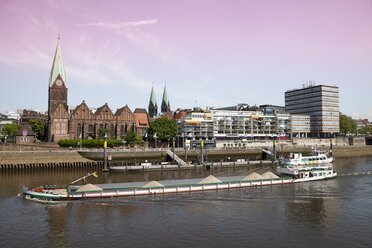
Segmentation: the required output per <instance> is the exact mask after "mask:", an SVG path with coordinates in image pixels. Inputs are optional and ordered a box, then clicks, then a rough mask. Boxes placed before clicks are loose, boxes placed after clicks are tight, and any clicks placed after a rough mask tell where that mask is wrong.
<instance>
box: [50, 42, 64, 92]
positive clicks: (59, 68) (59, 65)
mask: <svg viewBox="0 0 372 248" xmlns="http://www.w3.org/2000/svg"><path fill="white" fill-rule="evenodd" d="M58 75H60V77H61V79H62V80H63V82H64V83H65V86H66V88H67V83H66V82H67V81H66V73H65V67H64V65H63V59H62V53H61V44H60V42H59V38H58V42H57V48H56V52H55V54H54V60H53V65H52V70H51V71H50V77H49V87H51V86H52V85H53V83H54V81H56V79H57V77H58Z"/></svg>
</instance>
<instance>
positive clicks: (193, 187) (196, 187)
mask: <svg viewBox="0 0 372 248" xmlns="http://www.w3.org/2000/svg"><path fill="white" fill-rule="evenodd" d="M287 183H293V179H292V178H274V179H263V180H251V181H231V182H219V183H206V184H190V185H170V186H162V187H148V188H147V187H143V188H140V187H135V188H117V189H114V188H113V189H104V190H97V191H82V192H70V193H69V194H67V195H62V194H59V195H53V194H47V193H38V192H33V191H31V190H28V188H24V189H23V194H24V195H28V196H29V197H32V198H42V199H49V200H53V201H56V200H57V201H58V200H62V201H66V200H75V199H86V198H107V197H123V196H137V195H153V194H168V193H184V192H195V191H207V190H220V189H234V188H245V187H255V186H265V185H276V184H287Z"/></svg>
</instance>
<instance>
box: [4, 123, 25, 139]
mask: <svg viewBox="0 0 372 248" xmlns="http://www.w3.org/2000/svg"><path fill="white" fill-rule="evenodd" d="M20 128H21V125H18V124H14V123H8V124H5V125H4V127H3V130H1V134H2V135H4V136H8V137H9V138H14V136H15V135H16V134H17V132H18V130H19V129H20Z"/></svg>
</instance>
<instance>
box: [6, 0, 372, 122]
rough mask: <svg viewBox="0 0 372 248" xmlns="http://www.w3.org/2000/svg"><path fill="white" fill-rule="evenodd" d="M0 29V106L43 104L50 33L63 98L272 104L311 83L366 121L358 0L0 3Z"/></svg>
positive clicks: (368, 58)
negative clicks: (331, 89) (335, 89)
mask: <svg viewBox="0 0 372 248" xmlns="http://www.w3.org/2000/svg"><path fill="white" fill-rule="evenodd" d="M0 33H1V35H0V85H1V88H0V92H1V94H0V112H1V113H6V112H7V111H8V110H13V111H15V110H17V109H36V110H40V111H46V110H47V106H48V79H49V75H50V70H51V67H52V63H53V57H54V53H55V49H56V45H57V39H58V38H57V34H58V33H60V34H61V38H60V42H61V50H62V55H63V60H64V65H65V70H66V76H67V86H68V104H69V105H73V106H74V105H78V104H80V103H81V102H82V101H83V100H85V102H86V103H87V105H88V106H89V107H100V106H102V105H103V104H105V103H106V102H107V103H108V105H109V107H110V108H111V109H112V110H113V111H116V109H117V108H121V107H123V106H125V105H128V106H129V107H130V108H131V109H132V111H134V109H135V108H146V109H147V106H148V104H149V98H150V93H151V87H152V85H154V88H155V92H156V97H157V102H158V106H159V107H160V105H161V98H162V94H163V88H164V85H165V84H166V86H167V90H168V96H169V100H170V105H171V108H172V110H175V109H177V108H192V107H195V106H199V107H202V108H205V107H207V106H209V107H223V106H233V105H236V104H238V103H248V104H249V105H262V104H274V105H283V106H284V92H285V91H286V90H290V89H294V88H301V87H302V85H303V83H306V82H308V81H313V82H315V83H316V84H326V85H336V86H339V90H340V111H341V112H343V113H346V114H348V115H351V116H353V117H354V118H368V119H369V120H370V121H372V100H371V99H372V1H370V0H334V1H332V0H329V1H327V0H321V1H318V0H310V1H305V0H304V1H299V0H280V1H279V0H243V1H239V0H184V1H179V0H172V1H171V0H168V1H163V0H158V1H157V0H152V1H142V0H136V1H126V0H117V1H116V0H109V1H95V0H84V1H83V0H79V1H78V0H70V1H51V0H43V1H42V0H33V1H18V0H13V1H10V0H9V1H6V0H0Z"/></svg>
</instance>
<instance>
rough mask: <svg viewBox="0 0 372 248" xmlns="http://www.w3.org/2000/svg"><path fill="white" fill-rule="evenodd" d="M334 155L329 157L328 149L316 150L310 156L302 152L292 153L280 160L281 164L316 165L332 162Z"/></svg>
mask: <svg viewBox="0 0 372 248" xmlns="http://www.w3.org/2000/svg"><path fill="white" fill-rule="evenodd" d="M333 160H334V158H333V157H327V155H326V151H314V152H313V153H312V154H311V155H309V156H303V155H302V153H290V154H289V155H288V156H286V157H284V158H282V159H281V160H280V164H281V165H316V164H330V163H332V162H333Z"/></svg>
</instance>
